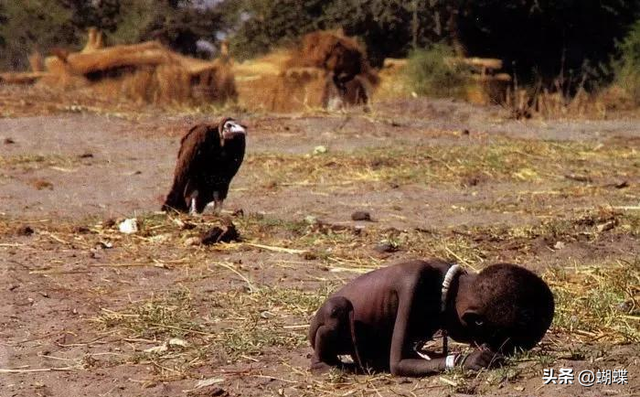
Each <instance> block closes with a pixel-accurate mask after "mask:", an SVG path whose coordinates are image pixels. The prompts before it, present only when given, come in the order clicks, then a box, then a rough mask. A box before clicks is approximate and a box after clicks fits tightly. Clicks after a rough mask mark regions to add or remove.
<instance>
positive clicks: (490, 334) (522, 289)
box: [462, 264, 554, 353]
mask: <svg viewBox="0 0 640 397" xmlns="http://www.w3.org/2000/svg"><path fill="white" fill-rule="evenodd" d="M470 290H471V291H470V292H471V294H472V296H473V299H472V305H471V306H470V308H469V310H466V311H465V312H464V313H463V314H462V321H463V323H464V324H465V325H466V326H467V329H468V330H469V332H470V334H471V335H470V336H471V338H472V339H473V340H474V341H475V342H476V343H487V344H488V345H489V346H490V347H491V348H492V349H493V350H494V351H502V352H504V353H510V352H513V351H514V350H515V349H531V348H532V347H534V346H535V345H536V344H537V343H538V342H539V341H540V339H542V337H543V336H544V334H545V332H546V331H547V329H549V326H550V325H551V321H552V319H553V312H554V302H553V295H552V294H551V291H550V290H549V287H548V286H547V284H546V283H545V282H544V281H542V279H541V278H540V277H538V276H537V275H535V274H534V273H532V272H530V271H529V270H527V269H525V268H523V267H519V266H515V265H510V264H497V265H493V266H489V267H487V268H486V269H484V270H482V271H481V272H480V273H479V274H478V275H477V277H476V278H475V280H474V282H473V284H472V285H470Z"/></svg>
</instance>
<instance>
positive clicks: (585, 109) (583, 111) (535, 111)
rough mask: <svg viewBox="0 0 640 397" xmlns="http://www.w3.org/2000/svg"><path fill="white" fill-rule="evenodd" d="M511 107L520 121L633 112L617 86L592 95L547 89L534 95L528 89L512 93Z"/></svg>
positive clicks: (593, 116) (581, 91) (624, 94)
mask: <svg viewBox="0 0 640 397" xmlns="http://www.w3.org/2000/svg"><path fill="white" fill-rule="evenodd" d="M507 108H509V109H511V112H512V116H513V117H514V118H516V119H521V118H531V117H542V118H600V119H602V118H606V117H607V113H608V112H610V111H618V110H629V109H632V108H633V106H632V101H631V100H630V99H629V98H627V97H626V93H625V92H624V91H623V90H616V89H615V87H611V88H608V89H606V90H604V91H601V92H596V93H589V92H587V91H586V90H584V89H582V88H581V89H579V90H578V92H577V93H576V94H575V95H573V96H570V95H567V94H564V93H562V92H559V91H551V90H549V89H543V90H540V91H534V92H531V91H530V90H526V89H517V90H510V92H509V93H508V95H507Z"/></svg>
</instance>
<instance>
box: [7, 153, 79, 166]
mask: <svg viewBox="0 0 640 397" xmlns="http://www.w3.org/2000/svg"><path fill="white" fill-rule="evenodd" d="M78 162H79V159H77V158H74V157H69V156H60V155H53V154H47V155H42V154H33V155H17V156H1V155H0V168H8V169H16V168H20V169H23V170H34V169H39V168H44V167H71V166H73V165H75V164H77V163H78Z"/></svg>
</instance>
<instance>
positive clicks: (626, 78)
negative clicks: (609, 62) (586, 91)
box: [615, 19, 640, 105]
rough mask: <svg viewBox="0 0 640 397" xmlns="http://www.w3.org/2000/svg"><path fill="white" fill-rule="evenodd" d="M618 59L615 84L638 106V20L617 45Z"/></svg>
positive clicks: (639, 33)
mask: <svg viewBox="0 0 640 397" xmlns="http://www.w3.org/2000/svg"><path fill="white" fill-rule="evenodd" d="M618 50H619V51H620V58H619V60H618V61H617V62H616V67H615V69H616V77H617V82H618V84H620V85H621V86H622V87H624V88H625V89H626V90H627V91H628V92H629V93H630V94H631V96H632V98H633V100H634V101H635V103H636V104H637V105H640V19H639V20H637V21H636V22H635V24H634V25H633V27H632V28H631V29H630V31H629V33H628V34H627V36H626V37H625V38H624V40H622V41H621V42H620V43H618Z"/></svg>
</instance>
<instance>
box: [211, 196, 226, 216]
mask: <svg viewBox="0 0 640 397" xmlns="http://www.w3.org/2000/svg"><path fill="white" fill-rule="evenodd" d="M225 195H226V194H225V193H223V192H220V191H214V192H213V212H215V213H216V214H219V213H221V212H222V202H223V201H224V197H225Z"/></svg>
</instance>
